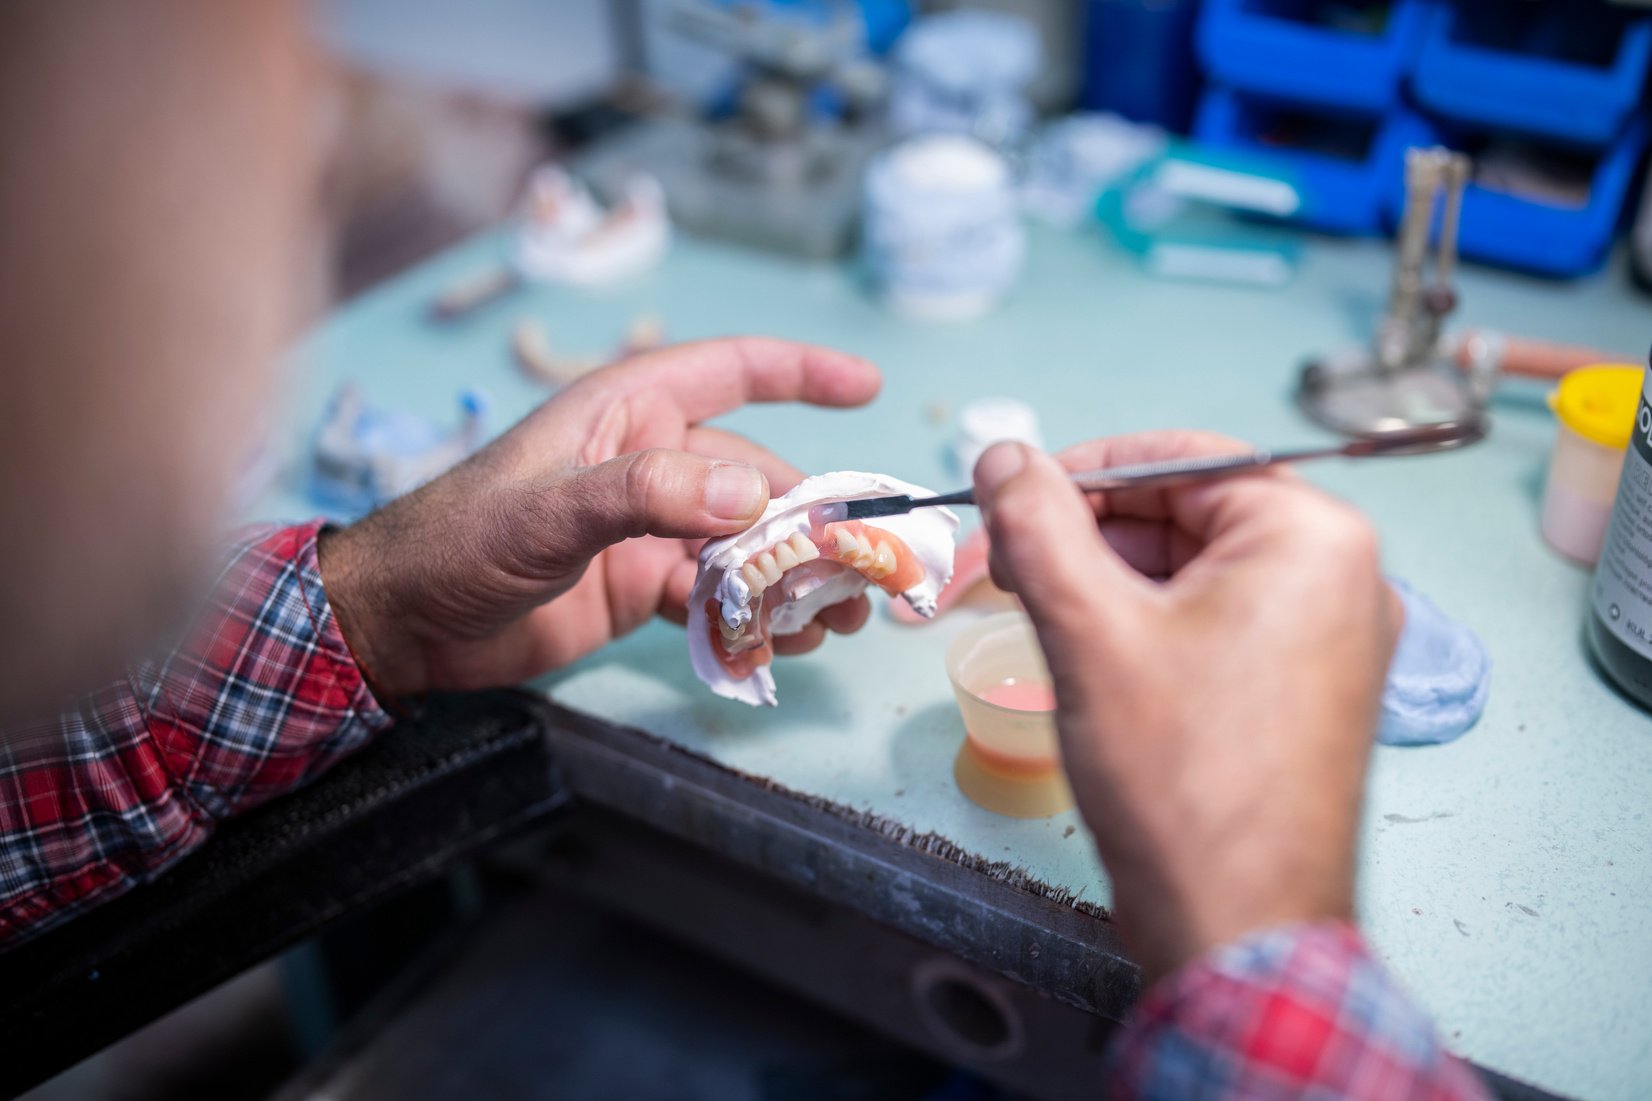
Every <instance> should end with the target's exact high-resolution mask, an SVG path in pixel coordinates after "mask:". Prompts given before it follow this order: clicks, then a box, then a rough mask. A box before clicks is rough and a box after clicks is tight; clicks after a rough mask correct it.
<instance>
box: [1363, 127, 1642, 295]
mask: <svg viewBox="0 0 1652 1101" xmlns="http://www.w3.org/2000/svg"><path fill="white" fill-rule="evenodd" d="M1647 132H1648V131H1647V124H1646V121H1645V120H1644V119H1641V118H1639V117H1637V118H1635V119H1634V120H1633V121H1631V123H1630V124H1629V126H1628V128H1627V129H1626V130H1625V131H1624V132H1623V134H1621V135H1620V136H1619V137H1618V139H1617V140H1616V141H1615V142H1613V143H1612V145H1611V146H1609V147H1608V148H1607V149H1606V150H1605V151H1604V152H1601V151H1595V152H1587V151H1581V150H1579V149H1578V148H1577V147H1576V146H1573V145H1559V146H1555V147H1552V148H1550V149H1548V150H1547V153H1548V154H1549V155H1551V156H1553V157H1556V158H1559V159H1560V160H1559V163H1561V164H1562V165H1564V166H1565V167H1566V169H1567V170H1568V172H1569V173H1573V174H1576V175H1577V177H1578V178H1579V180H1582V179H1585V178H1586V179H1587V180H1588V197H1587V199H1586V200H1585V201H1584V202H1582V203H1581V204H1576V203H1568V202H1565V201H1563V200H1561V199H1558V198H1553V197H1551V198H1544V197H1542V196H1540V195H1537V194H1534V193H1527V194H1520V193H1515V192H1512V191H1509V190H1505V189H1500V188H1497V187H1495V186H1489V185H1488V184H1487V182H1486V180H1487V176H1488V173H1492V172H1496V171H1498V169H1497V167H1496V165H1495V163H1494V162H1492V161H1491V160H1490V159H1489V158H1488V156H1487V154H1488V151H1489V150H1490V149H1491V143H1492V142H1494V141H1497V140H1503V141H1507V140H1508V139H1507V136H1506V134H1504V135H1499V134H1497V133H1496V132H1488V131H1471V130H1466V129H1463V128H1456V129H1446V128H1443V127H1440V126H1436V125H1433V124H1430V123H1428V122H1426V121H1424V120H1423V119H1421V118H1412V119H1408V120H1407V122H1406V124H1405V126H1404V128H1403V131H1402V133H1401V134H1400V137H1401V139H1402V142H1403V145H1404V146H1413V145H1442V144H1443V145H1447V146H1450V147H1451V148H1453V149H1460V150H1462V151H1463V152H1466V153H1468V154H1469V155H1470V156H1473V157H1474V158H1475V170H1474V182H1472V183H1470V184H1469V186H1468V189H1467V190H1466V191H1465V192H1464V193H1463V221H1462V229H1461V234H1460V238H1459V245H1460V248H1461V251H1462V254H1463V255H1464V256H1466V257H1468V258H1470V259H1472V260H1479V261H1483V262H1485V263H1490V264H1498V265H1502V266H1504V267H1511V268H1518V269H1521V270H1523V271H1529V272H1535V273H1537V274H1539V275H1548V276H1555V277H1559V278H1571V277H1574V276H1579V275H1586V274H1588V273H1589V272H1592V271H1594V270H1595V269H1597V268H1599V267H1600V266H1601V264H1602V263H1603V262H1604V261H1605V259H1606V256H1607V253H1608V252H1609V251H1610V249H1611V246H1612V241H1613V239H1614V237H1615V236H1616V234H1617V230H1618V227H1619V226H1620V225H1621V224H1622V222H1623V215H1624V212H1625V203H1626V202H1627V200H1628V198H1629V196H1630V188H1631V186H1632V185H1633V184H1634V182H1635V175H1636V169H1637V168H1638V167H1639V165H1640V160H1641V154H1642V153H1643V152H1645V150H1646V143H1647ZM1524 144H1525V145H1528V146H1529V145H1530V143H1529V142H1527V143H1524ZM1389 183H1390V187H1389V189H1388V191H1387V194H1386V196H1385V205H1386V208H1387V216H1388V220H1389V222H1390V224H1398V222H1399V218H1400V214H1401V213H1402V212H1403V211H1404V209H1405V183H1404V180H1403V179H1401V178H1400V177H1398V176H1396V177H1395V178H1393V179H1392V180H1391V181H1389Z"/></svg>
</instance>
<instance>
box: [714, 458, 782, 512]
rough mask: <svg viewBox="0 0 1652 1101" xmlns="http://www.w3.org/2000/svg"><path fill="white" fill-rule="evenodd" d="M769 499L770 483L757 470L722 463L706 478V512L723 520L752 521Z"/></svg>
mask: <svg viewBox="0 0 1652 1101" xmlns="http://www.w3.org/2000/svg"><path fill="white" fill-rule="evenodd" d="M768 496H769V484H768V482H767V481H765V480H764V478H763V475H762V474H760V473H758V471H757V468H755V467H750V466H744V465H742V464H740V463H719V464H717V465H716V466H713V467H712V468H711V472H710V473H709V474H707V475H706V511H707V512H709V513H711V514H712V515H713V516H715V517H717V518H718V519H720V520H749V519H751V518H752V517H754V516H756V515H757V512H758V510H759V509H761V508H762V507H763V503H764V502H765V501H766V500H767V499H768Z"/></svg>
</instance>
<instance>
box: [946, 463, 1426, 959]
mask: <svg viewBox="0 0 1652 1101" xmlns="http://www.w3.org/2000/svg"><path fill="white" fill-rule="evenodd" d="M1243 449H1244V445H1243V444H1240V443H1238V442H1237V441H1234V440H1229V439H1225V438H1223V437H1219V436H1211V435H1205V434H1197V433H1185V432H1181V433H1178V432H1165V433H1150V434H1144V435H1138V436H1126V437H1120V438H1117V439H1110V440H1098V441H1095V442H1093V443H1088V444H1082V445H1080V446H1078V447H1075V448H1072V449H1070V450H1068V451H1066V452H1063V453H1062V454H1061V455H1060V456H1059V461H1058V459H1057V458H1052V457H1050V456H1047V455H1044V454H1042V453H1040V452H1038V451H1036V450H1033V449H1030V448H1026V447H1023V446H1022V445H1019V444H1000V445H999V446H997V447H994V448H993V449H991V450H990V451H988V452H987V454H986V455H984V456H983V457H982V459H981V461H980V463H979V465H977V467H976V469H975V485H976V498H977V500H978V501H979V502H980V503H981V506H982V509H983V512H984V516H985V520H986V524H987V527H988V530H989V532H990V535H991V540H992V572H993V579H994V580H995V581H996V582H997V583H998V584H999V585H1000V586H1001V587H1003V588H1005V589H1009V590H1011V591H1013V592H1015V593H1016V594H1017V595H1019V596H1020V598H1021V601H1022V603H1023V604H1024V605H1025V606H1026V609H1027V613H1028V615H1029V616H1030V617H1031V618H1032V621H1033V624H1034V626H1035V627H1036V629H1037V631H1038V638H1039V643H1040V645H1041V646H1042V648H1043V650H1044V653H1045V657H1046V659H1047V660H1048V663H1049V667H1050V673H1051V676H1052V678H1053V680H1054V684H1055V694H1056V701H1057V715H1056V722H1057V727H1058V729H1059V731H1060V736H1061V748H1062V755H1063V760H1064V763H1065V766H1066V769H1067V773H1068V776H1069V778H1070V779H1071V782H1072V786H1073V790H1074V793H1075V795H1076V797H1077V799H1078V804H1079V810H1080V812H1081V813H1082V814H1083V816H1084V819H1085V821H1086V822H1087V823H1088V824H1089V826H1090V829H1091V831H1092V832H1093V833H1094V835H1095V840H1096V847H1097V849H1098V850H1099V851H1100V854H1101V858H1102V861H1103V863H1105V864H1106V866H1107V869H1108V872H1109V874H1110V875H1111V876H1112V879H1113V885H1114V912H1115V915H1116V917H1117V919H1118V922H1119V926H1120V932H1121V934H1122V935H1123V936H1124V938H1125V941H1126V944H1127V945H1129V946H1130V948H1131V951H1132V953H1133V954H1134V955H1135V957H1136V959H1137V960H1138V962H1139V963H1140V964H1141V966H1142V969H1143V971H1144V973H1145V974H1146V976H1147V977H1148V978H1149V979H1153V978H1156V977H1158V976H1160V975H1163V974H1166V973H1168V972H1169V971H1171V970H1173V969H1174V968H1175V967H1177V966H1179V965H1180V964H1182V963H1183V962H1185V961H1187V960H1189V959H1192V958H1193V957H1194V956H1196V955H1198V954H1200V953H1201V952H1204V951H1206V950H1208V949H1210V948H1213V947H1215V946H1216V945H1219V944H1223V943H1226V942H1228V941H1231V940H1233V939H1235V938H1237V937H1239V936H1242V935H1243V934H1245V933H1247V932H1250V931H1253V930H1256V929H1261V928H1265V927H1267V926H1271V925H1277V924H1280V923H1283V922H1288V921H1300V920H1314V919H1320V918H1342V919H1346V918H1349V917H1350V916H1351V914H1352V910H1353V876H1354V852H1355V845H1356V843H1357V834H1358V817H1359V806H1360V799H1361V795H1362V792H1363V788H1364V780H1365V772H1366V766H1367V761H1368V758H1369V751H1370V745H1371V740H1372V734H1373V731H1374V729H1375V724H1376V720H1377V715H1378V708H1379V702H1380V699H1381V692H1382V685H1383V682H1384V679H1385V677H1386V674H1387V669H1388V664H1389V661H1390V659H1391V658H1392V656H1393V650H1394V645H1395V641H1396V639H1397V637H1398V633H1399V628H1400V619H1401V615H1402V613H1401V611H1400V608H1399V606H1398V603H1397V601H1396V600H1395V598H1394V596H1393V594H1392V592H1391V590H1389V588H1388V586H1387V585H1386V584H1385V583H1384V581H1383V578H1382V573H1381V569H1380V566H1379V561H1378V548H1377V540H1376V537H1375V535H1374V533H1373V531H1372V529H1371V527H1370V525H1369V524H1368V523H1367V522H1366V521H1365V520H1364V519H1363V518H1362V517H1361V516H1360V515H1359V514H1358V513H1357V512H1355V511H1354V510H1353V509H1352V508H1351V507H1349V506H1347V505H1345V504H1342V503H1340V502H1338V501H1336V500H1334V499H1333V498H1331V497H1329V496H1327V495H1325V494H1323V493H1321V492H1319V491H1318V490H1315V489H1313V488H1311V487H1310V486H1308V485H1307V484H1306V483H1305V482H1302V481H1301V480H1300V479H1298V478H1296V477H1295V476H1294V475H1292V474H1289V473H1287V472H1275V473H1270V474H1263V475H1256V476H1248V477H1244V478H1235V479H1231V480H1228V481H1220V482H1211V483H1206V484H1203V485H1194V486H1185V487H1181V488H1173V489H1159V490H1153V489H1141V490H1130V491H1122V492H1117V493H1109V494H1106V495H1093V496H1090V497H1086V496H1085V495H1084V494H1082V493H1080V492H1079V491H1078V490H1077V489H1076V488H1075V487H1074V486H1073V485H1072V483H1071V481H1069V480H1068V476H1067V472H1068V471H1076V470H1087V469H1094V468H1097V467H1103V466H1112V465H1119V464H1126V463H1140V462H1152V461H1157V460H1161V459H1170V458H1180V457H1185V456H1191V455H1202V454H1220V453H1228V452H1233V451H1239V450H1243Z"/></svg>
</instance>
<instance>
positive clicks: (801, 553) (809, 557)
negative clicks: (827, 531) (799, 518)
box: [788, 531, 820, 563]
mask: <svg viewBox="0 0 1652 1101" xmlns="http://www.w3.org/2000/svg"><path fill="white" fill-rule="evenodd" d="M788 543H789V545H790V546H791V548H792V553H793V554H795V555H797V560H798V562H799V563H803V562H813V561H814V560H815V559H816V558H819V557H820V548H819V547H817V546H815V545H814V544H813V543H811V542H810V541H809V537H808V536H807V535H804V534H803V533H802V532H801V531H799V532H795V533H793V535H792V537H791V539H790V540H788Z"/></svg>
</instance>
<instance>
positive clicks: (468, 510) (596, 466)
mask: <svg viewBox="0 0 1652 1101" xmlns="http://www.w3.org/2000/svg"><path fill="white" fill-rule="evenodd" d="M879 382H880V380H879V376H878V372H877V369H876V368H875V367H873V366H872V365H871V364H870V363H867V362H866V361H865V360H862V359H858V358H856V357H854V356H849V355H845V354H843V353H839V352H833V351H829V350H827V349H824V348H817V347H811V346H808V345H802V344H793V343H789V342H785V341H778V340H765V339H757V338H741V339H730V340H710V341H704V342H701V343H696V344H684V345H677V346H675V347H671V348H665V349H661V350H660V351H656V352H650V353H647V354H645V355H641V356H638V357H636V358H634V359H630V360H627V361H625V362H622V363H617V364H614V365H612V366H609V367H606V368H604V369H602V370H600V371H597V372H595V373H593V374H591V375H589V376H587V377H586V378H584V379H582V380H580V381H579V382H578V383H575V384H574V385H572V386H570V387H568V388H567V389H566V390H564V391H563V392H562V393H561V394H558V395H557V396H556V397H554V398H552V399H551V400H550V401H547V402H545V403H544V404H543V405H541V406H540V407H539V408H538V409H536V410H534V411H533V412H532V413H530V414H529V415H528V416H527V417H526V418H525V419H524V420H522V421H521V422H520V423H519V424H517V425H516V426H515V427H514V428H512V429H511V430H510V431H508V432H506V433H505V434H504V435H503V436H501V437H500V438H499V439H497V440H495V441H494V442H493V443H492V444H491V445H489V446H488V447H486V448H484V449H483V450H482V451H480V452H478V453H477V454H476V455H474V456H472V457H471V458H470V459H469V460H467V461H466V462H464V463H462V464H461V465H459V466H458V467H456V468H454V469H453V470H452V471H449V472H448V473H447V474H445V475H443V476H442V477H440V478H438V479H436V480H435V481H433V482H431V483H430V484H428V485H426V486H424V487H422V488H420V489H418V490H416V491H414V492H412V493H410V494H408V495H407V496H405V497H401V498H398V499H397V500H395V501H392V502H391V503H390V504H388V505H386V506H385V507H384V508H382V509H380V510H379V511H377V512H375V513H373V514H372V515H370V516H368V517H367V518H365V519H363V520H361V521H360V522H359V523H356V524H354V525H352V526H350V527H348V528H345V529H343V530H341V531H336V532H331V533H329V534H327V535H325V536H323V539H322V542H321V547H320V558H321V572H322V577H323V580H324V581H325V583H326V586H327V593H328V598H329V600H330V601H331V603H332V605H333V609H334V613H335V615H336V616H337V617H338V621H339V625H340V627H341V628H342V630H343V632H344V636H345V638H346V640H347V641H348V642H349V644H350V646H351V649H352V650H353V651H354V652H355V654H356V656H357V658H358V659H359V660H360V661H361V662H362V664H363V665H364V666H365V667H366V669H367V671H368V673H369V674H370V675H371V677H372V678H373V680H374V683H375V686H376V687H377V688H378V689H379V690H380V691H382V692H384V693H386V694H388V695H392V696H400V695H412V694H417V693H420V692H426V691H431V690H435V689H467V688H481V687H488V686H493V685H501V684H514V683H517V682H519V681H522V680H526V679H528V678H530V677H533V676H536V675H538V674H540V673H543V672H545V671H547V670H549V669H554V668H556V667H558V666H561V665H565V664H567V663H568V662H571V661H573V660H574V659H576V658H578V657H581V656H582V655H584V654H587V653H589V652H591V651H592V650H595V649H597V648H598V647H600V646H602V645H603V644H605V643H607V642H609V641H610V640H612V639H615V638H618V637H619V636H621V635H623V634H626V633H627V632H629V631H632V630H635V629H636V628H637V627H639V626H641V625H642V624H643V623H645V622H647V621H648V620H649V619H650V618H652V617H653V616H654V615H656V614H660V615H664V616H667V617H668V618H671V619H674V620H676V621H678V622H682V621H683V620H684V617H685V614H686V611H687V609H686V607H685V603H686V601H687V598H688V594H689V590H690V589H691V588H692V587H693V584H694V577H695V572H696V568H697V564H696V561H697V554H698V552H699V548H700V545H701V544H702V543H703V542H704V541H705V540H706V539H710V538H715V537H718V536H724V535H731V534H734V533H736V532H740V531H744V530H745V529H746V528H747V527H749V526H750V525H751V524H752V523H753V522H754V521H755V520H756V519H757V518H758V516H759V515H760V514H761V513H762V511H763V509H764V507H765V506H766V505H767V504H768V500H769V494H770V492H771V491H774V492H782V491H784V490H786V489H790V488H791V487H792V486H793V485H795V484H796V483H797V482H798V481H799V480H800V479H801V475H800V474H799V473H798V472H797V471H796V470H794V469H793V468H792V467H791V466H789V465H788V464H786V463H785V462H783V461H781V460H780V459H778V458H776V457H775V456H774V455H772V454H771V453H769V452H768V451H767V450H765V449H763V448H761V447H758V446H757V445H756V444H753V443H751V442H750V441H748V440H745V439H743V438H741V437H739V436H735V435H732V434H730V433H727V432H724V431H721V430H719V429H715V428H710V427H707V426H706V425H705V424H704V423H703V422H705V421H707V420H709V419H711V418H713V417H716V416H719V415H721V414H723V413H728V412H731V411H733V410H735V409H738V408H739V407H740V406H742V405H744V404H746V403H747V402H780V401H802V402H807V403H809V404H812V405H823V406H839V407H846V406H857V405H863V404H865V403H866V402H868V401H870V400H871V399H872V398H873V397H874V396H875V395H876V394H877V391H878V386H879ZM868 614H869V606H868V604H867V602H866V600H865V598H864V597H862V598H858V599H856V600H854V601H850V602H847V603H844V604H839V605H837V606H835V607H832V608H828V609H826V610H825V611H823V612H822V613H821V614H820V617H819V619H818V620H817V621H816V622H814V623H812V624H810V625H809V627H808V628H806V629H805V630H804V631H802V632H801V633H799V634H796V635H791V636H787V637H784V638H781V639H777V640H776V647H775V648H776V650H777V651H778V652H780V653H800V652H803V651H806V650H809V649H812V648H813V647H815V646H818V645H819V644H820V642H821V640H822V639H823V638H824V637H825V632H826V631H827V630H828V629H830V630H833V631H837V632H845V633H846V632H849V631H853V630H856V629H857V628H859V627H860V626H861V625H862V624H863V623H865V621H866V618H867V615H868Z"/></svg>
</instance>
